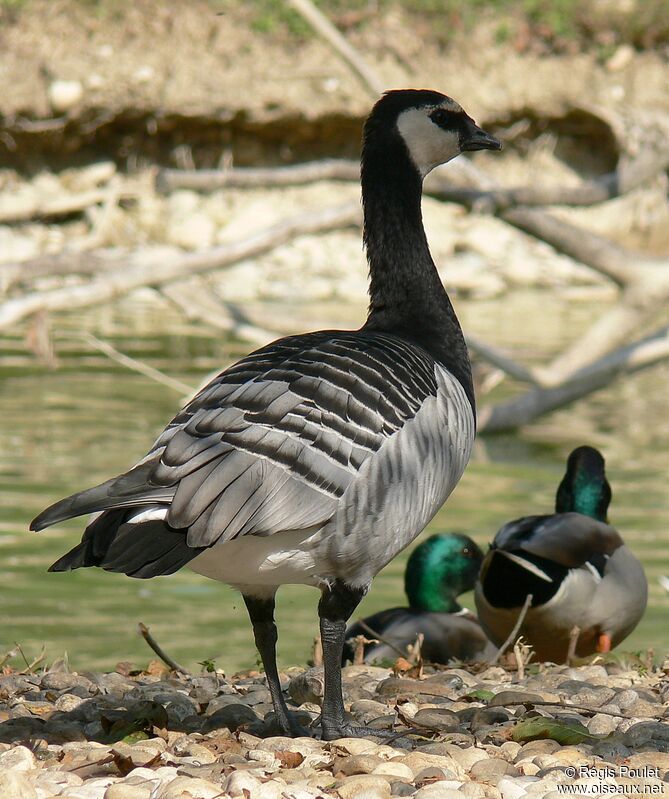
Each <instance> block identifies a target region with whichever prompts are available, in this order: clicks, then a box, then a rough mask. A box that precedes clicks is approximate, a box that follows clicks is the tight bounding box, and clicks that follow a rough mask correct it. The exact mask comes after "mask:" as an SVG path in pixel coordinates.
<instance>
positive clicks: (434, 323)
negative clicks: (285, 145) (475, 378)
mask: <svg viewBox="0 0 669 799" xmlns="http://www.w3.org/2000/svg"><path fill="white" fill-rule="evenodd" d="M375 123H376V124H375ZM361 181H362V201H363V207H364V242H365V247H366V249H367V260H368V262H369V274H370V288H369V293H370V305H369V315H368V318H367V322H366V324H365V328H367V329H375V330H388V331H391V332H393V333H396V334H398V335H402V336H405V337H406V338H408V339H410V340H412V341H415V342H416V343H418V344H420V345H421V346H423V347H424V348H425V349H426V350H427V351H428V352H429V353H430V354H431V355H432V356H433V357H434V358H435V359H436V360H437V361H438V362H439V363H441V364H443V365H444V366H445V367H446V368H447V369H448V370H449V371H450V372H451V373H452V374H453V375H454V376H455V377H456V378H457V379H458V380H459V381H460V383H461V384H462V386H463V388H464V389H465V392H466V393H467V396H468V397H469V400H470V402H471V403H472V408H473V407H474V391H473V386H472V377H471V366H470V363H469V356H468V353H467V347H466V345H465V340H464V336H463V335H462V329H461V328H460V323H459V322H458V318H457V316H456V315H455V311H454V310H453V306H452V305H451V301H450V299H449V298H448V295H447V294H446V291H445V290H444V287H443V285H442V283H441V279H440V278H439V274H438V272H437V269H436V267H435V265H434V262H433V260H432V256H431V255H430V250H429V247H428V244H427V238H426V236H425V230H424V228H423V218H422V213H421V195H422V178H421V175H420V173H419V172H418V169H417V168H416V167H415V165H414V164H413V162H412V160H411V158H410V156H409V152H408V150H407V147H406V145H405V143H404V140H403V139H402V137H401V136H400V133H399V131H398V130H397V127H396V125H395V124H393V123H390V124H388V123H387V121H383V120H381V121H380V122H379V120H375V119H374V116H373V115H372V117H370V119H369V120H368V122H367V125H366V127H365V136H364V143H363V153H362V166H361Z"/></svg>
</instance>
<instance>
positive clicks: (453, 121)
mask: <svg viewBox="0 0 669 799" xmlns="http://www.w3.org/2000/svg"><path fill="white" fill-rule="evenodd" d="M457 116H458V115H457V114H456V113H455V112H454V111H447V110H446V109H445V108H435V110H434V111H433V112H432V113H431V114H430V119H431V120H432V121H433V122H434V124H435V125H439V127H440V128H453V127H456V125H457Z"/></svg>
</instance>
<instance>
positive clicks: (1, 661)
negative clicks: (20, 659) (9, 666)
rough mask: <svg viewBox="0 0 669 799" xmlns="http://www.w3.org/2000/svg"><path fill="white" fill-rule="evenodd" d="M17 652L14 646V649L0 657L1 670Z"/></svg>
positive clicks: (17, 649) (16, 647)
mask: <svg viewBox="0 0 669 799" xmlns="http://www.w3.org/2000/svg"><path fill="white" fill-rule="evenodd" d="M18 652H19V648H18V646H15V647H14V649H10V650H8V651H7V652H5V654H4V655H3V656H2V657H0V668H2V667H3V666H4V665H5V663H6V662H7V661H8V660H11V659H12V658H15V657H16V656H17V654H18Z"/></svg>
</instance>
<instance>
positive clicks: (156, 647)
mask: <svg viewBox="0 0 669 799" xmlns="http://www.w3.org/2000/svg"><path fill="white" fill-rule="evenodd" d="M137 629H138V631H139V634H140V635H141V636H142V638H143V639H144V640H145V641H146V643H147V644H148V645H149V646H150V647H151V649H153V651H154V652H155V653H156V655H158V657H159V658H160V659H161V660H162V661H163V663H166V664H167V665H168V666H169V667H170V668H171V669H172V670H173V671H178V672H179V673H180V674H185V675H187V676H190V672H189V671H188V670H187V669H185V668H184V667H183V666H180V665H179V664H178V663H177V662H176V661H175V660H173V659H172V658H171V657H170V656H169V655H168V654H167V652H165V650H164V649H163V648H162V647H161V646H160V644H159V643H158V642H157V641H156V639H155V638H154V637H153V636H152V635H151V633H150V631H149V628H148V627H147V626H146V624H144V623H143V622H141V621H140V623H139V624H138V625H137Z"/></svg>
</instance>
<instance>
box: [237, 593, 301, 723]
mask: <svg viewBox="0 0 669 799" xmlns="http://www.w3.org/2000/svg"><path fill="white" fill-rule="evenodd" d="M243 596H244V602H245V603H246V609H247V610H248V612H249V617H250V619H251V624H252V625H253V636H254V638H255V641H256V647H257V648H258V652H260V657H261V658H262V662H263V666H264V667H265V676H266V677H267V685H268V687H269V692H270V695H271V697H272V704H273V705H274V713H275V715H276V721H277V724H278V726H279V727H280V729H281V731H282V732H283V733H285V734H286V735H293V736H297V737H299V736H304V735H309V733H308V732H307V730H305V729H304V728H302V727H301V726H300V725H299V724H298V723H297V722H296V721H295V720H294V719H293V718H292V717H291V715H290V713H289V712H288V708H287V707H286V700H285V699H284V698H283V692H282V691H281V683H280V681H279V671H278V669H277V667H276V641H277V637H278V635H277V631H276V624H275V623H274V597H271V598H270V599H267V598H262V599H259V598H257V597H252V596H246V595H243Z"/></svg>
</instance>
